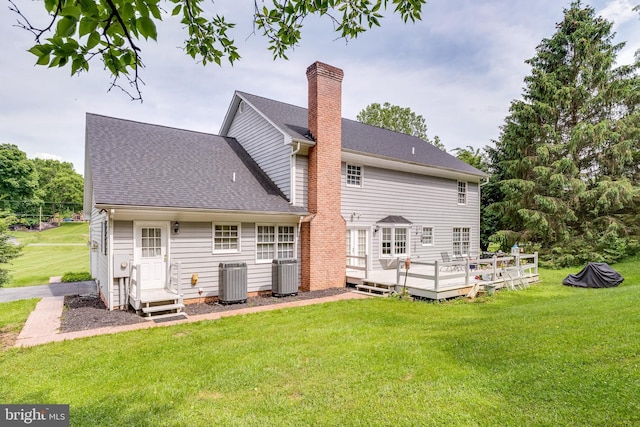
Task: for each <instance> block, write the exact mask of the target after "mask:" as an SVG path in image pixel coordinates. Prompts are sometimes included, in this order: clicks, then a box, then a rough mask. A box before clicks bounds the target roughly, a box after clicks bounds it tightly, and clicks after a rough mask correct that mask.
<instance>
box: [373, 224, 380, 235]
mask: <svg viewBox="0 0 640 427" xmlns="http://www.w3.org/2000/svg"><path fill="white" fill-rule="evenodd" d="M378 230H380V226H379V225H376V226H375V227H374V228H373V235H374V236H375V235H376V234H378Z"/></svg>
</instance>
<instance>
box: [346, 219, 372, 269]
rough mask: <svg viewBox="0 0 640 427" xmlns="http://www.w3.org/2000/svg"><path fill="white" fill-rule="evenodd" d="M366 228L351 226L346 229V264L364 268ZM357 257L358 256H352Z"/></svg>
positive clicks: (365, 264) (365, 262) (365, 263)
mask: <svg viewBox="0 0 640 427" xmlns="http://www.w3.org/2000/svg"><path fill="white" fill-rule="evenodd" d="M367 246H368V245H367V230H366V229H364V228H352V229H348V230H347V255H348V256H349V255H351V256H350V257H348V258H347V265H349V266H354V267H362V268H365V267H366V266H367V261H366V259H365V258H364V257H366V255H367ZM353 257H358V258H353Z"/></svg>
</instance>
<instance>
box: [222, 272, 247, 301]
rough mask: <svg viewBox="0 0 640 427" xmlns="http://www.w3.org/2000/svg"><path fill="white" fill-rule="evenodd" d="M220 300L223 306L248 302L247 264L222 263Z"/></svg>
mask: <svg viewBox="0 0 640 427" xmlns="http://www.w3.org/2000/svg"><path fill="white" fill-rule="evenodd" d="M218 284H219V288H218V300H219V301H220V303H221V304H240V303H243V302H247V263H246V262H235V263H224V262H222V263H220V265H219V269H218Z"/></svg>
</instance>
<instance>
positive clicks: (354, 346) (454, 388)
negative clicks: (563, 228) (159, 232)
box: [0, 259, 640, 426]
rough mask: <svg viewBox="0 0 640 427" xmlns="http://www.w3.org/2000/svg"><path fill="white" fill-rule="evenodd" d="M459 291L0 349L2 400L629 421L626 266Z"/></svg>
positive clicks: (632, 298)
mask: <svg viewBox="0 0 640 427" xmlns="http://www.w3.org/2000/svg"><path fill="white" fill-rule="evenodd" d="M638 261H639V260H638V259H634V260H630V261H628V262H626V263H622V264H618V265H616V266H615V268H616V269H617V270H618V271H620V272H621V273H622V274H623V275H624V276H625V279H626V280H625V282H624V283H623V284H622V285H620V286H619V287H617V288H611V289H578V288H569V287H565V286H562V285H561V284H560V282H561V280H562V278H564V277H565V276H566V274H568V273H569V272H575V271H576V270H577V269H573V270H563V271H541V274H542V279H543V283H541V284H538V285H535V286H532V287H531V288H529V289H527V290H524V291H506V290H503V291H500V292H498V293H497V294H496V295H495V296H493V297H490V298H487V299H478V300H476V301H475V302H472V303H470V302H465V301H454V302H449V303H424V302H408V301H399V300H394V299H377V298H370V299H365V300H352V301H343V302H336V303H329V304H324V305H316V306H308V307H300V308H291V309H281V310H277V311H272V312H265V313H258V314H252V315H244V316H237V317H231V318H225V319H221V320H218V321H207V322H200V323H192V324H185V325H180V326H172V327H165V328H155V329H151V330H145V331H138V332H130V333H121V334H117V335H112V336H99V337H93V338H88V339H82V340H75V341H67V342H62V343H55V344H50V345H45V346H40V347H36V348H29V349H12V350H9V351H5V352H3V353H0V396H3V403H24V402H29V403H34V402H35V403H68V404H70V407H71V423H72V425H91V426H94V425H104V426H113V425H136V426H184V425H193V426H210V425H236V426H240V425H242V426H264V425H269V426H280V425H281V426H311V425H312V426H316V425H345V426H360V425H362V426H365V425H366V426H370V425H373V426H376V425H380V426H382V425H384V426H389V425H393V426H416V425H424V426H442V425H461V426H474V425H476V426H496V425H504V426H507V425H508V426H521V425H548V426H556V425H589V426H591V425H620V426H624V425H629V426H631V425H639V424H640V399H638V396H639V395H640V328H638V325H639V324H640V309H638V307H640V285H639V283H640V269H639V268H638Z"/></svg>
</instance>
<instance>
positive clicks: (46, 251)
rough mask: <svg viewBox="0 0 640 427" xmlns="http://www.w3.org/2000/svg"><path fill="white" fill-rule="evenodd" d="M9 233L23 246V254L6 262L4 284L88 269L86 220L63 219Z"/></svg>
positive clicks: (41, 281)
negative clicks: (43, 227)
mask: <svg viewBox="0 0 640 427" xmlns="http://www.w3.org/2000/svg"><path fill="white" fill-rule="evenodd" d="M12 234H13V235H14V236H15V237H16V238H17V239H18V241H19V242H20V243H21V244H23V245H26V246H24V248H23V250H22V255H21V256H20V257H18V258H16V259H14V260H12V261H11V262H10V263H9V264H8V265H7V270H9V274H10V275H11V280H10V282H9V283H8V284H6V285H5V286H6V287H20V286H32V285H42V284H46V283H49V277H51V276H62V275H64V273H67V272H82V271H89V247H88V246H87V241H88V236H89V224H88V223H62V225H61V226H60V227H57V228H53V229H50V230H45V231H42V232H34V231H19V232H14V233H12ZM39 245H42V246H39Z"/></svg>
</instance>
